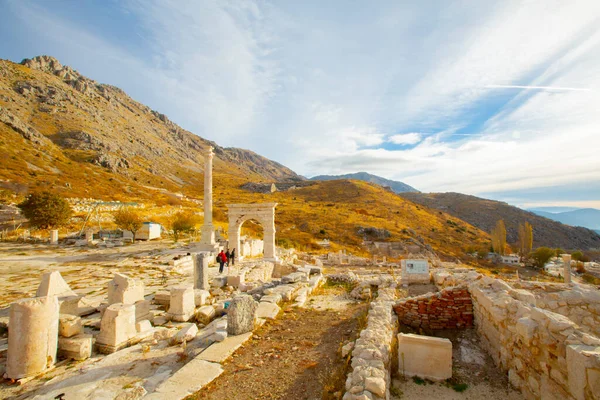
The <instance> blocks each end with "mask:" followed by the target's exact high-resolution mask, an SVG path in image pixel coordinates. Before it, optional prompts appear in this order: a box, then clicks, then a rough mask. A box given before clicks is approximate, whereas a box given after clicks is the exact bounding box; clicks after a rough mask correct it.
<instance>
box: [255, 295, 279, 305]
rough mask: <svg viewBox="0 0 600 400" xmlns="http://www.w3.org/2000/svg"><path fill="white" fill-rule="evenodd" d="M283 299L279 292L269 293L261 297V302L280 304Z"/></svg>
mask: <svg viewBox="0 0 600 400" xmlns="http://www.w3.org/2000/svg"><path fill="white" fill-rule="evenodd" d="M282 300H283V299H282V297H281V295H280V294H279V293H274V294H269V295H266V296H263V297H261V298H260V302H261V303H274V304H280V303H281V302H282Z"/></svg>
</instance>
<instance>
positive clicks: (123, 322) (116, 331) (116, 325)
mask: <svg viewBox="0 0 600 400" xmlns="http://www.w3.org/2000/svg"><path fill="white" fill-rule="evenodd" d="M136 334H137V331H136V329H135V306H134V305H133V304H122V303H116V304H112V305H110V306H108V308H107V309H106V311H104V315H103V316H102V321H101V322H100V334H99V335H98V337H97V338H96V347H97V348H98V351H99V352H100V353H104V354H110V353H114V352H115V351H117V350H120V349H122V348H125V347H127V346H129V344H130V340H131V339H133V338H134V337H135V336H136Z"/></svg>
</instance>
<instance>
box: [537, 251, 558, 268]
mask: <svg viewBox="0 0 600 400" xmlns="http://www.w3.org/2000/svg"><path fill="white" fill-rule="evenodd" d="M554 254H555V250H554V249H549V248H548V247H538V248H537V249H535V251H534V252H533V253H531V258H533V260H534V261H535V265H536V267H539V268H543V267H544V265H545V264H546V263H547V262H548V261H549V260H550V259H551V258H552V257H554Z"/></svg>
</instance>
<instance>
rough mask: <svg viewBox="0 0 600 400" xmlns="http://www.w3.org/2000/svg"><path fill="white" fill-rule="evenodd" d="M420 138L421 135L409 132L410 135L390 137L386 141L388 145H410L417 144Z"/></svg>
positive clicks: (403, 134)
mask: <svg viewBox="0 0 600 400" xmlns="http://www.w3.org/2000/svg"><path fill="white" fill-rule="evenodd" d="M422 138H423V135H421V134H420V133H417V132H411V133H402V134H398V135H392V136H390V137H388V138H387V141H388V142H390V143H393V144H401V145H402V144H406V145H410V144H417V143H419V142H420V141H421V139H422Z"/></svg>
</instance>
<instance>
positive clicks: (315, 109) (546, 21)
mask: <svg viewBox="0 0 600 400" xmlns="http://www.w3.org/2000/svg"><path fill="white" fill-rule="evenodd" d="M0 37H2V38H3V40H2V41H0V58H3V59H9V60H12V61H16V62H20V61H21V60H22V59H23V58H30V57H34V56H36V55H41V54H46V55H51V56H54V57H56V58H58V59H59V60H60V61H61V62H62V63H63V64H65V65H70V66H72V67H73V68H75V69H76V70H78V71H79V72H80V73H82V74H83V75H86V76H88V77H90V78H92V79H95V80H96V81H99V82H101V83H108V84H112V85H115V86H118V87H120V88H122V89H123V90H125V91H126V92H127V93H128V94H129V95H130V96H131V97H133V98H134V99H135V100H137V101H140V102H142V103H144V104H146V105H148V106H149V107H151V108H152V109H154V110H157V111H159V112H161V113H164V114H166V115H167V116H168V117H169V118H170V119H171V120H172V121H174V122H175V123H177V124H179V125H180V126H182V127H183V128H185V129H187V130H189V131H191V132H193V133H195V134H197V135H199V136H202V137H204V138H206V139H209V140H214V141H215V142H216V143H217V144H219V145H221V146H225V147H242V148H246V149H250V150H253V151H255V152H257V153H259V154H261V155H263V156H265V157H268V158H270V159H273V160H275V161H278V162H280V163H282V164H284V165H286V166H287V167H289V168H291V169H293V170H294V171H295V172H297V173H299V174H302V175H304V176H306V177H311V176H314V175H321V174H330V175H332V174H333V175H335V174H344V173H352V172H359V171H366V172H369V173H372V174H376V175H380V176H383V177H385V178H388V179H394V180H399V181H402V182H405V183H407V184H409V185H411V186H413V187H415V188H417V189H419V190H421V191H424V192H460V193H466V194H472V195H476V196H480V197H485V198H491V199H495V200H501V201H506V202H508V203H509V204H513V205H517V206H520V207H524V208H526V207H535V206H574V207H595V208H600V73H599V71H600V1H597V0H569V1H565V0H540V1H537V0H518V1H511V0H503V1H495V0H494V1H492V0H489V1H486V0H479V1H445V0H439V1H428V0H423V1H418V2H414V1H397V0H393V1H377V2H370V1H342V0H339V1H334V0H331V1H311V0H307V1H295V0H280V1H272V2H271V1H253V0H231V1H227V0H214V1H191V0H105V1H97V0H94V1H91V0H80V1H66V0H40V1H33V0H31V1H29V0H0Z"/></svg>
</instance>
